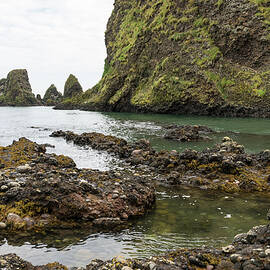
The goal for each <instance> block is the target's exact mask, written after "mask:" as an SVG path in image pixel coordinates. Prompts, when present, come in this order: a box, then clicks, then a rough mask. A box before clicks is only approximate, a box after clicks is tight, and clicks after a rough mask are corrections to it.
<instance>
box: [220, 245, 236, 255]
mask: <svg viewBox="0 0 270 270" xmlns="http://www.w3.org/2000/svg"><path fill="white" fill-rule="evenodd" d="M222 251H223V252H224V253H233V252H234V251H235V247H234V246H233V245H229V246H226V247H223V248H222Z"/></svg>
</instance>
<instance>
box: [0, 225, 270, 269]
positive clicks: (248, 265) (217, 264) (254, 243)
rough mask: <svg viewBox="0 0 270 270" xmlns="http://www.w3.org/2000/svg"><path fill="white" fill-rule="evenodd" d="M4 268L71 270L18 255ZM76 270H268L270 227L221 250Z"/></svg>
mask: <svg viewBox="0 0 270 270" xmlns="http://www.w3.org/2000/svg"><path fill="white" fill-rule="evenodd" d="M0 268H1V269H2V268H4V269H6V270H13V269H25V270H26V269H27V270H28V269H29V270H49V269H54V270H57V269H59V270H67V269H68V268H67V267H66V266H63V265H60V264H58V263H51V264H47V265H45V266H33V265H32V264H30V263H28V262H26V261H24V260H22V259H21V258H19V257H18V256H16V255H15V254H8V255H4V256H0ZM72 269H73V270H79V269H80V270H107V269H108V270H109V269H111V270H112V269H115V270H132V269H140V270H169V269H170V270H178V269H179V270H199V269H200V270H203V269H205V270H214V269H216V270H268V269H270V226H269V224H268V225H262V226H257V227H254V228H252V229H251V230H250V231H248V232H247V233H243V234H239V235H236V236H235V237H234V240H233V243H232V244H231V245H229V246H226V247H223V248H221V249H213V248H207V247H201V248H197V249H179V250H176V251H172V252H169V253H168V254H166V255H163V256H157V257H151V258H147V259H143V260H137V259H125V258H123V257H120V256H119V257H116V258H113V259H112V260H109V261H101V260H93V261H91V262H90V263H89V264H88V265H87V266H86V267H80V268H77V267H73V268H72Z"/></svg>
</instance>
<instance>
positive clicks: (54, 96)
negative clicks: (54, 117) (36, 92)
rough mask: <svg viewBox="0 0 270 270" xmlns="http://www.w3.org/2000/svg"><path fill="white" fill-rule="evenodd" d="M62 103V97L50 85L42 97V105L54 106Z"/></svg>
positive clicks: (53, 86) (54, 87)
mask: <svg viewBox="0 0 270 270" xmlns="http://www.w3.org/2000/svg"><path fill="white" fill-rule="evenodd" d="M62 101H63V95H62V94H61V93H60V92H58V91H57V88H56V86H55V85H54V84H52V85H51V86H50V87H49V88H48V89H47V91H46V93H45V95H44V97H43V100H42V102H43V104H44V105H46V106H55V105H57V104H58V103H60V102H62Z"/></svg>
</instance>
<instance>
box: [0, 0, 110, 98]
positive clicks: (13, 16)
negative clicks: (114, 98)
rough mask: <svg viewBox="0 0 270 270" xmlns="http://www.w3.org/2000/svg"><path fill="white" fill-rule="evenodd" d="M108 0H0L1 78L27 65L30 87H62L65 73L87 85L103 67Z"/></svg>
mask: <svg viewBox="0 0 270 270" xmlns="http://www.w3.org/2000/svg"><path fill="white" fill-rule="evenodd" d="M113 2H114V1H113V0H20V1H18V0H9V1H0V10H1V16H0V56H1V59H0V79H1V78H3V77H6V75H7V73H8V72H9V71H10V70H12V69H15V68H26V69H27V70H28V73H29V77H30V83H31V85H32V89H33V92H34V93H36V94H37V93H40V94H42V95H43V94H44V93H45V91H46V89H47V88H48V87H49V86H50V84H51V83H54V84H55V85H56V86H57V87H58V90H60V91H62V90H63V87H64V82H65V80H66V79H67V77H68V75H69V74H70V73H73V74H74V75H75V76H77V77H78V79H79V81H80V82H81V84H82V86H83V88H84V89H85V90H86V89H88V88H90V87H91V86H93V85H94V84H96V83H97V82H98V80H99V79H100V77H101V74H102V72H103V65H104V59H105V57H106V49H105V44H104V32H105V29H106V23H107V21H108V18H109V16H110V14H111V12H112V8H113Z"/></svg>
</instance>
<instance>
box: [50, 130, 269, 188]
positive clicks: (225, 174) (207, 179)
mask: <svg viewBox="0 0 270 270" xmlns="http://www.w3.org/2000/svg"><path fill="white" fill-rule="evenodd" d="M51 136H52V137H63V138H64V139H65V140H66V141H72V142H73V143H74V144H77V145H80V146H85V145H87V146H90V147H92V148H94V149H98V150H102V151H107V152H108V153H111V154H113V155H116V156H118V157H119V158H122V159H124V160H125V161H126V162H127V164H129V165H130V166H133V168H135V170H136V171H137V172H138V173H139V174H140V173H142V172H144V171H147V172H151V173H152V176H153V178H154V179H156V180H158V181H161V182H163V183H166V184H170V185H187V186H192V187H200V188H201V189H211V190H221V191H226V192H239V191H242V192H254V191H259V192H269V191H270V151H269V150H265V151H262V152H260V153H258V154H248V153H246V152H245V149H244V146H242V145H239V144H237V143H236V142H234V141H233V140H232V139H230V138H229V137H224V138H223V141H222V142H221V143H220V144H217V145H216V146H214V147H213V148H211V149H210V148H207V149H206V150H204V151H201V152H198V151H195V150H189V149H187V150H185V151H184V152H182V153H179V152H177V151H176V150H173V151H166V150H162V151H159V152H158V151H156V150H154V149H153V148H152V147H151V145H150V143H149V141H147V140H139V141H137V142H135V143H128V142H127V141H126V140H124V139H121V138H117V137H114V136H105V135H103V134H100V133H83V134H81V135H78V134H75V133H73V132H70V131H66V132H64V131H56V132H53V133H52V134H51Z"/></svg>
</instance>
